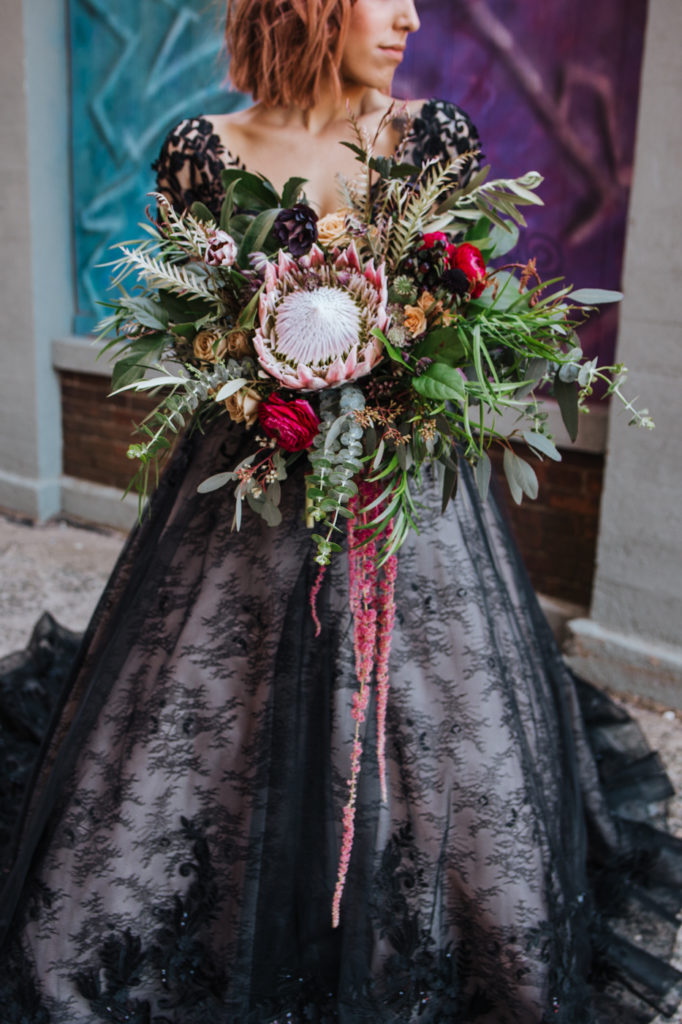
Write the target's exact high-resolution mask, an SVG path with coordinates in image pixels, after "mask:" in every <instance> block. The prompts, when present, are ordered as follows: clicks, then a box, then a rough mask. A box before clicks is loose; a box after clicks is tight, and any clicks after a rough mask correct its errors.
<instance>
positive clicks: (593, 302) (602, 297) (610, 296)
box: [568, 288, 624, 306]
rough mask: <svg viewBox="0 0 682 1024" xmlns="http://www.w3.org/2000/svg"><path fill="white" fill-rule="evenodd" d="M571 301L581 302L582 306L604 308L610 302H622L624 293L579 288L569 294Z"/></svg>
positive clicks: (602, 289) (603, 289) (604, 289)
mask: <svg viewBox="0 0 682 1024" xmlns="http://www.w3.org/2000/svg"><path fill="white" fill-rule="evenodd" d="M568 297H569V299H572V300H573V302H579V303H580V305H581V306H603V305H606V304H607V303H609V302H621V301H622V300H623V298H624V296H623V293H622V292H614V291H609V290H608V289H606V288H579V289H578V290H577V291H575V292H571V293H570V294H569V296H568Z"/></svg>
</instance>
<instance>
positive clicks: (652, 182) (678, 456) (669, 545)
mask: <svg viewBox="0 0 682 1024" xmlns="http://www.w3.org/2000/svg"><path fill="white" fill-rule="evenodd" d="M681 103H682V3H680V0H650V4H649V23H648V28H647V38H646V50H645V58H644V71H643V82H642V92H641V104H640V113H639V131H638V139H637V154H636V164H635V179H634V186H633V191H632V199H631V207H630V223H629V230H628V237H627V247H626V262H625V281H624V290H625V294H626V298H625V302H624V305H623V311H622V313H623V315H622V321H621V330H620V337H619V342H618V359H619V361H622V362H624V363H625V364H626V365H627V366H629V367H630V368H631V373H630V377H629V380H628V383H627V390H628V393H629V394H631V395H632V396H635V395H638V396H639V400H638V403H637V404H638V405H643V406H647V407H648V408H649V409H650V411H651V413H652V415H653V417H654V419H655V421H656V429H655V431H654V432H653V433H649V432H648V431H642V430H637V429H635V428H633V427H627V426H626V423H627V419H628V417H627V414H626V413H624V412H623V411H622V409H620V408H618V405H617V404H616V403H615V402H614V403H612V408H611V412H610V426H609V442H608V457H607V464H606V477H605V486H604V492H603V497H602V509H601V526H600V537H599V547H598V556H597V574H596V580H595V586H594V592H593V599H592V607H591V613H590V620H591V621H590V622H589V623H585V622H579V623H574V624H573V634H574V637H573V642H572V643H571V645H570V648H569V650H570V653H571V656H572V657H573V659H574V662H575V664H576V667H578V668H579V669H580V670H581V671H584V672H587V673H588V674H590V675H591V676H592V678H594V679H596V680H597V681H599V682H602V683H607V684H609V685H612V686H614V687H616V688H617V689H621V690H626V689H633V690H635V691H637V690H639V691H640V692H644V693H648V694H649V695H651V696H653V697H659V698H662V699H664V700H667V701H670V702H671V703H676V704H677V705H678V706H682V427H681V417H682V292H681V289H680V282H681V281H682V241H681V238H680V234H681V232H682V176H681V175H680V158H681V156H682V119H681V118H680V116H679V110H680V104H681Z"/></svg>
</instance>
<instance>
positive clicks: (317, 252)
mask: <svg viewBox="0 0 682 1024" xmlns="http://www.w3.org/2000/svg"><path fill="white" fill-rule="evenodd" d="M308 261H309V265H310V266H311V267H312V268H315V267H321V266H323V264H324V261H325V256H324V252H323V251H322V249H320V247H319V245H313V246H312V247H311V249H310V252H309V253H308Z"/></svg>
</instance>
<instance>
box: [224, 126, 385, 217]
mask: <svg viewBox="0 0 682 1024" xmlns="http://www.w3.org/2000/svg"><path fill="white" fill-rule="evenodd" d="M216 130H217V132H218V134H219V136H220V138H221V141H222V143H223V146H224V150H225V155H226V157H227V156H228V154H229V156H232V157H238V158H239V161H240V162H241V164H242V165H243V166H244V167H246V169H247V170H249V171H251V172H253V173H258V174H262V175H264V176H265V177H266V178H268V180H269V181H271V182H272V184H273V185H274V187H275V188H276V189H277V191H278V192H280V193H281V191H282V188H283V186H284V184H285V183H286V182H287V181H288V180H289V178H304V179H305V180H306V184H305V185H304V191H305V194H306V199H307V201H308V204H309V205H310V206H312V208H313V209H314V210H315V211H316V213H318V214H319V215H320V216H324V215H325V214H327V213H331V212H332V211H334V210H337V209H339V207H340V206H343V205H344V204H343V199H342V197H341V191H340V180H339V179H340V178H344V179H357V180H358V181H360V182H363V181H364V177H365V175H366V171H365V169H364V168H363V167H362V165H361V164H360V163H359V162H358V160H357V158H356V155H355V153H354V152H353V151H352V150H350V149H349V148H348V147H347V146H345V145H343V141H350V138H349V139H348V140H343V139H339V138H338V137H325V136H323V137H312V138H304V139H299V138H296V137H293V138H291V137H287V136H286V134H284V133H281V134H280V133H276V134H273V136H272V137H271V138H269V139H260V138H249V137H248V136H244V135H241V134H240V135H236V134H235V133H234V132H230V133H229V135H228V133H227V132H224V131H221V130H220V128H218V127H217V128H216ZM397 142H398V138H397V136H395V133H393V132H386V133H385V137H384V138H382V139H381V140H380V141H379V143H378V144H377V146H376V153H377V155H382V156H389V155H390V154H391V153H393V152H394V150H395V146H396V145H397Z"/></svg>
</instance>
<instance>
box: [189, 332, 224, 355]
mask: <svg viewBox="0 0 682 1024" xmlns="http://www.w3.org/2000/svg"><path fill="white" fill-rule="evenodd" d="M214 346H215V347H214ZM193 351H194V355H195V356H196V358H197V359H201V361H202V362H204V363H215V361H216V360H217V359H222V357H223V356H224V355H225V353H226V352H227V339H226V337H225V335H224V334H223V333H222V331H216V330H213V329H211V328H210V327H209V328H206V329H205V330H203V331H199V333H198V334H197V335H195V338H194V345H193Z"/></svg>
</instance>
